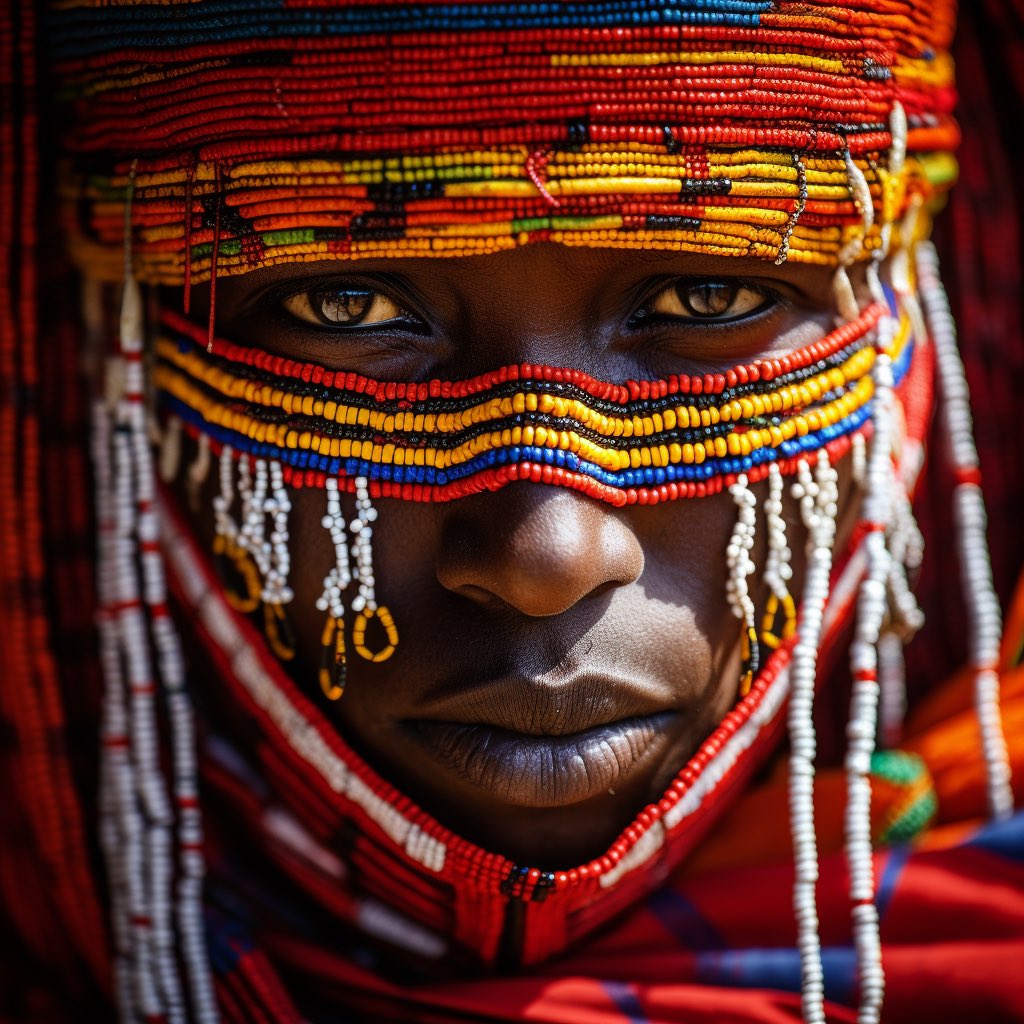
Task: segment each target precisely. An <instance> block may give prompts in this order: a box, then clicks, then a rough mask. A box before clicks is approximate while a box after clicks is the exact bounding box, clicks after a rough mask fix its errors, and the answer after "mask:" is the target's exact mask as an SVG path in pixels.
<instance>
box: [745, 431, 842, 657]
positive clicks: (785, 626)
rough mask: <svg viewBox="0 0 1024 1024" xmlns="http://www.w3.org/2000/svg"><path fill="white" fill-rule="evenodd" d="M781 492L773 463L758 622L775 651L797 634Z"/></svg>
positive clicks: (764, 641)
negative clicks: (763, 599)
mask: <svg viewBox="0 0 1024 1024" xmlns="http://www.w3.org/2000/svg"><path fill="white" fill-rule="evenodd" d="M856 436H857V437H859V436H860V435H859V434H858V435H856ZM783 489H784V483H783V480H782V471H781V470H780V469H779V467H778V465H777V464H776V463H774V462H773V463H772V464H771V466H770V467H769V469H768V498H767V500H766V501H765V503H764V512H765V525H766V529H767V532H768V554H767V556H766V557H765V563H764V582H765V584H766V585H767V587H768V604H767V606H766V608H765V612H764V616H763V617H762V620H761V638H760V639H761V643H762V644H764V645H765V647H767V648H769V649H770V650H774V649H775V648H777V647H778V646H779V644H780V643H781V642H782V641H783V640H788V639H789V638H790V637H791V636H792V635H793V634H794V633H795V632H796V604H795V602H794V601H793V595H792V594H791V593H790V592H789V581H790V580H791V579H792V578H793V567H792V565H791V564H790V558H791V557H792V552H791V551H790V550H789V544H788V542H787V540H786V518H785V516H784V515H783V514H782V494H783ZM780 611H781V613H782V615H783V622H782V630H781V631H779V632H776V630H777V625H776V622H777V619H778V616H779V613H780Z"/></svg>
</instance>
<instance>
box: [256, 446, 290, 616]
mask: <svg viewBox="0 0 1024 1024" xmlns="http://www.w3.org/2000/svg"><path fill="white" fill-rule="evenodd" d="M291 509H292V503H291V498H290V497H289V496H288V488H287V487H285V485H284V475H283V470H282V468H281V463H280V462H278V461H277V460H276V459H273V460H271V462H270V495H269V497H268V498H267V499H266V501H265V503H264V506H263V511H264V514H265V515H269V516H270V521H271V531H270V540H269V541H268V542H267V543H268V546H269V558H268V566H267V575H266V578H265V580H264V584H263V600H264V601H267V602H268V603H270V604H288V603H289V602H290V601H291V600H292V598H293V597H294V596H295V595H294V593H293V592H292V589H291V587H289V586H288V575H289V573H290V572H291V552H290V550H289V548H288V513H289V512H290V511H291Z"/></svg>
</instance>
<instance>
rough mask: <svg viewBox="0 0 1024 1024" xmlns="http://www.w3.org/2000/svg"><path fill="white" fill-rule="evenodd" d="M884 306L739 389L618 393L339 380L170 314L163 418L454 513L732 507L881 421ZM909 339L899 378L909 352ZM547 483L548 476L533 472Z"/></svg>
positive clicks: (745, 377) (735, 376)
mask: <svg viewBox="0 0 1024 1024" xmlns="http://www.w3.org/2000/svg"><path fill="white" fill-rule="evenodd" d="M884 312H885V306H884V305H883V304H881V303H876V304H875V305H873V306H870V307H869V308H868V309H866V310H865V311H864V313H863V314H862V315H861V316H860V317H859V318H858V319H857V320H855V321H853V322H852V323H849V324H845V325H843V326H842V327H839V328H836V329H835V330H834V331H833V332H832V333H831V334H829V335H827V336H826V337H824V338H822V339H821V340H819V341H817V342H815V343H813V344H812V345H810V346H808V347H806V348H804V349H800V350H798V351H795V352H792V353H788V354H786V355H783V356H779V357H777V358H771V359H763V360H758V361H755V362H752V363H750V364H747V365H743V366H737V367H734V368H732V369H730V370H728V371H726V372H725V373H715V374H706V375H702V376H693V377H690V376H676V377H672V378H669V379H667V380H657V381H641V382H637V381H630V382H628V383H626V384H609V383H604V382H601V381H597V380H594V379H593V378H591V377H588V376H587V375H586V374H583V373H581V372H579V371H577V370H563V369H553V368H551V367H546V366H530V365H525V364H524V365H521V366H509V367H504V368H502V369H500V370H495V371H492V372H490V373H486V374H483V375H481V376H479V377H475V378H473V379H472V380H466V381H460V382H455V383H453V382H450V381H439V380H434V381H430V382H428V383H418V384H406V383H398V382H388V383H384V382H379V381H373V380H369V379H367V378H365V377H361V376H358V375H356V374H354V373H343V372H337V373H335V372H332V371H328V370H324V369H323V368H322V367H317V366H313V365H311V364H308V363H301V362H296V361H293V360H290V359H286V358H284V357H281V356H275V355H272V354H269V353H267V352H265V351H263V350H259V349H251V348H243V347H241V346H239V345H235V344H232V343H230V342H227V341H224V340H222V339H219V338H218V339H215V341H214V344H213V351H212V352H207V351H206V332H205V331H204V330H203V329H201V328H199V327H197V326H196V325H194V324H192V323H191V322H190V321H188V320H187V319H185V318H184V317H181V316H178V315H176V314H174V313H170V312H166V313H165V314H164V325H165V327H167V328H168V329H170V330H171V331H172V332H174V334H175V335H176V337H175V338H173V339H172V338H168V337H163V338H161V339H160V340H158V341H157V343H156V357H157V364H156V367H155V370H154V384H155V387H156V388H157V390H158V393H159V395H160V399H161V402H162V405H163V407H164V411H165V412H166V413H168V414H170V415H173V416H177V417H179V418H181V419H182V420H183V421H184V423H185V424H186V427H187V428H189V429H190V430H192V431H193V432H196V431H199V432H202V433H204V434H207V435H209V437H210V438H211V439H212V440H213V442H214V444H215V446H216V447H217V449H218V450H219V448H220V446H222V445H229V446H230V447H231V449H232V450H233V451H234V452H237V453H239V454H248V455H250V456H254V457H257V458H269V459H274V460H278V461H280V462H281V464H282V466H283V468H284V474H285V480H286V481H287V482H288V483H290V484H292V485H296V486H310V485H313V486H320V487H322V486H324V483H325V481H326V479H329V478H333V477H342V478H344V479H345V480H347V481H348V482H349V485H350V486H349V489H351V481H353V480H354V479H355V478H357V477H364V476H365V477H367V478H368V479H369V481H370V482H371V490H372V493H373V494H374V495H375V496H384V497H389V496H390V497H402V498H405V499H412V500H420V501H447V500H450V499H453V498H457V497H461V496H463V495H466V494H471V493H475V492H477V491H480V490H483V489H494V488H496V487H499V486H501V485H502V484H503V483H507V482H509V481H511V480H515V479H534V478H535V477H536V478H541V479H543V481H544V482H549V483H557V484H563V485H565V486H569V487H574V488H576V489H578V490H581V491H584V492H585V493H587V494H589V495H591V496H592V497H596V498H600V499H602V500H605V501H608V502H610V503H612V504H615V505H624V504H627V503H628V504H632V503H636V502H640V503H642V504H649V503H654V502H657V501H660V500H665V499H668V498H677V497H681V496H698V495H702V494H707V493H712V492H715V491H718V490H721V488H722V487H723V486H728V485H729V484H730V483H732V482H733V481H734V480H735V478H736V476H737V475H738V474H741V473H745V474H747V475H748V476H749V478H750V479H752V480H753V479H758V478H760V477H761V476H763V475H764V474H765V473H766V472H767V468H768V466H769V464H771V463H773V462H778V463H779V464H780V465H781V466H782V467H783V468H788V467H790V466H791V465H792V464H793V463H794V462H795V461H796V460H798V459H800V458H801V457H804V456H805V455H806V453H809V452H813V451H815V450H817V449H819V448H821V447H823V446H827V445H829V444H831V443H833V442H836V441H838V440H840V439H842V438H846V437H848V436H849V435H851V434H852V433H854V432H856V431H857V430H859V429H860V428H861V427H862V426H863V424H864V423H865V421H866V420H867V419H868V418H869V416H870V409H871V397H872V394H873V390H874V384H873V381H872V376H871V369H872V366H873V365H874V362H875V357H876V349H875V346H874V341H873V338H874V332H873V330H872V329H873V328H874V327H875V326H876V324H877V323H878V320H879V318H880V317H881V316H882V315H883V313H884ZM908 335H909V329H908V324H907V322H904V324H903V329H902V330H901V331H900V333H899V335H898V337H897V339H896V342H895V345H894V350H893V352H892V355H893V357H894V361H895V363H896V367H897V376H898V377H899V376H902V374H903V372H904V371H905V368H906V366H907V365H908V364H909V361H910V358H911V355H912V352H913V345H912V343H910V342H909V338H908ZM534 467H536V469H534Z"/></svg>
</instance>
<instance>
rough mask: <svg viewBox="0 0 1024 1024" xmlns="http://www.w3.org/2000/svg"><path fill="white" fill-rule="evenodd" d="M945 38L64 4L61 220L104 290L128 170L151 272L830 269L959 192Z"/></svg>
mask: <svg viewBox="0 0 1024 1024" xmlns="http://www.w3.org/2000/svg"><path fill="white" fill-rule="evenodd" d="M951 31H952V4H951V3H948V2H942V3H935V4H928V5H922V4H915V3H910V2H905V0H891V2H889V3H887V4H885V5H884V9H882V10H878V9H875V7H874V6H872V7H870V8H868V7H866V6H862V5H853V7H837V6H835V5H833V4H831V3H828V2H824V0H817V2H805V3H794V2H776V3H768V2H763V0H749V2H747V0H743V2H740V0H660V2H643V3H641V2H639V0H609V2H601V3H595V2H578V3H516V2H486V3H482V2H464V3H436V4H432V5H431V4H426V5H418V4H411V3H409V2H408V0H392V2H390V3H370V2H356V3H342V4H320V3H313V2H306V3H302V4H286V3H283V2H281V0H276V2H270V0H266V2H262V3H258V2H257V3H254V2H249V3H245V4H234V3H226V2H223V0H206V2H196V3H191V4H189V5H188V14H187V17H182V16H181V11H180V9H179V6H178V5H176V4H155V5H149V4H145V5H142V4H124V5H121V4H115V5H112V6H110V7H109V9H105V11H104V17H103V19H102V22H101V23H99V22H97V21H96V20H95V18H94V16H93V15H92V13H91V12H90V11H88V10H84V9H80V8H78V7H77V6H70V7H69V9H66V10H64V11H62V12H61V13H60V15H59V17H57V18H55V19H54V25H53V29H52V33H51V35H52V42H51V45H52V49H53V55H54V60H55V66H56V69H57V72H58V75H59V78H60V79H61V81H62V83H63V85H62V88H63V92H64V95H65V97H66V98H67V99H68V101H69V103H70V104H71V106H72V108H73V114H72V118H71V121H72V131H71V133H70V136H69V139H68V144H69V148H70V150H71V151H72V152H74V153H77V154H79V155H80V157H81V160H80V161H79V166H78V167H77V169H76V170H75V172H74V173H73V174H71V175H69V176H68V177H67V178H66V180H65V183H64V188H65V195H66V198H67V200H68V203H67V212H68V220H69V227H70V228H71V233H72V236H73V238H74V240H75V241H74V248H75V250H76V254H77V258H78V259H79V261H80V262H81V263H82V265H83V266H88V267H89V271H90V274H92V275H93V276H96V275H98V274H102V275H104V276H109V277H110V278H111V279H114V278H117V277H119V276H120V273H121V269H122V263H121V257H120V252H121V249H122V246H123V239H124V220H123V218H124V208H125V196H126V192H127V190H128V188H129V178H130V173H131V169H132V167H133V162H134V198H133V204H132V212H131V228H132V247H133V261H134V273H135V275H136V276H137V277H138V278H139V279H142V280H148V281H152V282H160V283H168V284H183V283H187V282H189V281H200V280H205V279H207V278H209V277H210V276H216V275H217V274H234V273H241V272H244V271H246V270H249V269H252V268H254V267H259V266H269V265H273V264H276V263H281V262H295V261H299V260H316V259H332V258H355V257H365V256H376V257H390V256H415V255H430V256H436V255H468V254H479V253H487V252H493V251H497V250H501V249H507V248H510V247H513V246H516V245H521V244H525V243H528V242H535V241H542V240H551V241H555V242H561V243H564V244H567V245H599V246H615V247H627V248H657V249H673V250H689V251H697V252H705V253H712V254H718V255H748V256H757V257H761V258H766V259H778V260H783V259H786V258H788V259H793V260H799V261H804V262H814V263H822V264H833V265H834V264H836V263H838V262H843V257H841V253H842V252H843V250H844V248H845V247H846V246H847V245H848V244H849V243H850V242H851V241H854V240H855V239H857V238H859V237H860V236H861V234H862V233H863V228H864V223H865V221H866V220H867V218H865V217H864V216H862V215H863V213H864V211H863V210H862V209H860V206H861V203H862V200H864V201H867V192H869V193H870V202H871V203H872V204H873V205H874V207H875V212H876V216H875V217H874V221H875V222H876V224H877V225H885V224H891V223H893V222H894V221H895V220H896V219H897V218H898V217H899V216H900V214H901V212H902V211H903V210H904V209H905V208H906V205H907V203H908V202H909V201H911V200H912V199H913V198H914V197H915V196H920V197H923V198H925V199H928V198H930V197H931V196H933V195H935V194H936V193H939V192H942V191H944V190H945V189H946V188H947V187H948V186H949V184H951V182H952V180H953V179H954V177H955V175H956V164H955V161H954V159H953V157H952V156H951V152H950V151H951V150H952V148H953V147H954V146H955V144H956V142H957V138H958V132H957V128H956V125H955V123H954V122H953V120H952V117H951V112H952V108H953V103H954V93H953V89H952V66H951V62H950V60H949V57H948V54H946V52H945V50H946V47H947V45H948V42H949V38H950V35H951ZM896 102H899V103H900V104H902V106H903V108H904V109H905V110H906V112H907V118H908V127H909V131H908V135H907V140H906V141H907V150H908V154H909V158H908V159H907V160H906V162H905V163H904V162H903V161H902V159H901V160H899V161H898V164H899V166H898V167H896V168H895V173H893V174H891V175H890V173H889V167H890V166H892V165H891V163H890V158H889V153H888V152H887V151H888V150H889V149H890V146H892V145H893V136H892V134H891V131H890V125H889V115H890V112H891V110H892V109H893V106H894V104H895V103H896ZM862 182H863V183H865V187H866V189H867V192H865V191H864V189H863V188H861V183H862ZM880 230H881V228H880V227H878V226H876V227H873V228H871V230H870V231H869V232H868V233H867V236H866V237H865V238H864V239H863V240H864V243H865V244H864V247H863V248H859V249H858V253H857V255H858V256H859V257H861V258H863V257H864V256H866V255H869V254H870V253H871V252H872V251H873V250H875V249H877V248H878V246H879V245H880V244H883V243H882V242H881V238H880Z"/></svg>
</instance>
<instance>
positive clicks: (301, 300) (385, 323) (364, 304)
mask: <svg viewBox="0 0 1024 1024" xmlns="http://www.w3.org/2000/svg"><path fill="white" fill-rule="evenodd" d="M280 304H281V308H282V309H283V310H284V311H285V312H286V313H288V314H289V315H290V316H291V317H293V318H294V319H295V320H297V321H298V322H299V323H301V324H307V325H309V326H313V327H322V328H329V329H335V330H339V329H340V330H345V329H353V328H364V329H365V328H381V327H397V328H403V329H409V328H413V329H417V330H419V329H422V327H423V324H422V321H421V320H420V319H419V318H418V317H416V316H415V315H414V314H413V313H411V312H410V311H409V310H408V309H406V307H405V306H403V305H401V304H400V303H399V302H398V301H396V300H395V299H393V298H392V297H391V296H390V295H388V294H387V293H386V292H385V291H383V290H381V289H380V288H379V287H375V286H374V284H373V283H372V282H363V281H334V282H326V283H323V284H319V285H317V286H316V287H313V288H307V289H303V290H301V291H293V292H290V293H288V294H286V295H284V296H283V297H282V298H281V299H280Z"/></svg>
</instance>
